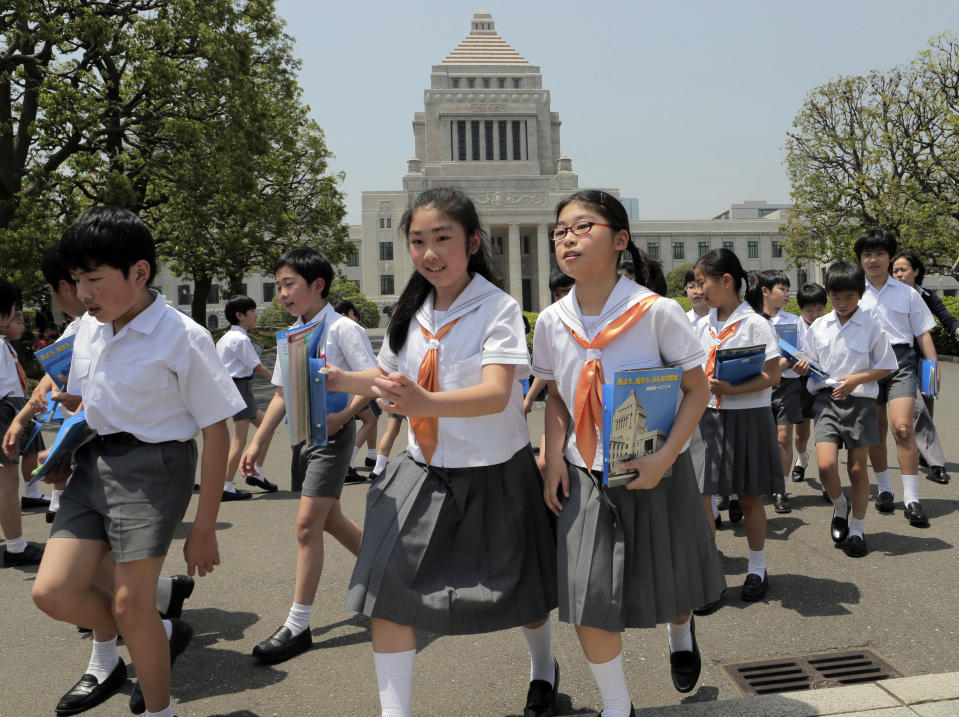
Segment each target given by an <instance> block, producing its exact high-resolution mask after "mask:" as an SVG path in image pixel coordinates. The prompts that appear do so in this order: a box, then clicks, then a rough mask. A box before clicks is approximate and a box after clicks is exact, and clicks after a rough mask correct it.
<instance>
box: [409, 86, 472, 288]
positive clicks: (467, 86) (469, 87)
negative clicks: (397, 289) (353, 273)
mask: <svg viewBox="0 0 959 717" xmlns="http://www.w3.org/2000/svg"><path fill="white" fill-rule="evenodd" d="M466 86H467V87H469V88H470V89H473V88H474V87H476V80H475V79H474V78H472V77H469V78H467V80H466ZM390 293H391V294H392V293H393V292H390Z"/></svg>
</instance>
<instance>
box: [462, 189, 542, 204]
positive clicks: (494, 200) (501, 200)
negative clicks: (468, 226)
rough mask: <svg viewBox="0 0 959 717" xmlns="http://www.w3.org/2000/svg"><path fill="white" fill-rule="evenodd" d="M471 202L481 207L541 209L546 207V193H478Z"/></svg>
mask: <svg viewBox="0 0 959 717" xmlns="http://www.w3.org/2000/svg"><path fill="white" fill-rule="evenodd" d="M473 201H474V202H476V204H477V205H479V206H482V207H542V206H545V205H546V192H508V191H507V192H499V191H492V192H479V193H477V194H474V195H473Z"/></svg>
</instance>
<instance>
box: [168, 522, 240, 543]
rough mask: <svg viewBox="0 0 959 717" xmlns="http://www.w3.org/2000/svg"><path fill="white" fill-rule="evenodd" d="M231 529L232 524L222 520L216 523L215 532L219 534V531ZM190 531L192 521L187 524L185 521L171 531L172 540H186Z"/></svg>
mask: <svg viewBox="0 0 959 717" xmlns="http://www.w3.org/2000/svg"><path fill="white" fill-rule="evenodd" d="M232 527H233V523H227V522H225V521H222V520H218V521H217V522H216V529H217V532H219V531H221V530H229V529H230V528H232ZM191 530H193V523H192V521H191V522H189V523H188V522H186V521H184V522H183V523H180V524H179V525H178V526H177V527H176V530H174V531H173V539H174V540H186V539H187V538H188V537H190V531H191Z"/></svg>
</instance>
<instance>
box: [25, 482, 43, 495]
mask: <svg viewBox="0 0 959 717" xmlns="http://www.w3.org/2000/svg"><path fill="white" fill-rule="evenodd" d="M23 497H24V498H46V496H45V495H44V494H43V493H41V492H40V483H39V482H37V483H34V484H33V485H28V486H27V487H26V488H24V489H23Z"/></svg>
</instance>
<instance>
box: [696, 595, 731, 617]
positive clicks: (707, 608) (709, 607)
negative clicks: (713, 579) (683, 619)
mask: <svg viewBox="0 0 959 717" xmlns="http://www.w3.org/2000/svg"><path fill="white" fill-rule="evenodd" d="M725 596H726V591H725V590H723V591H722V592H721V593H720V594H719V599H718V600H713V601H712V602H708V603H706V604H705V605H703V606H702V607H697V608H695V609H694V610H693V615H695V616H696V617H705V616H706V615H712V614H713V613H714V612H716V611H717V610H719V608H721V607H722V606H723V600H724V598H725Z"/></svg>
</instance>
